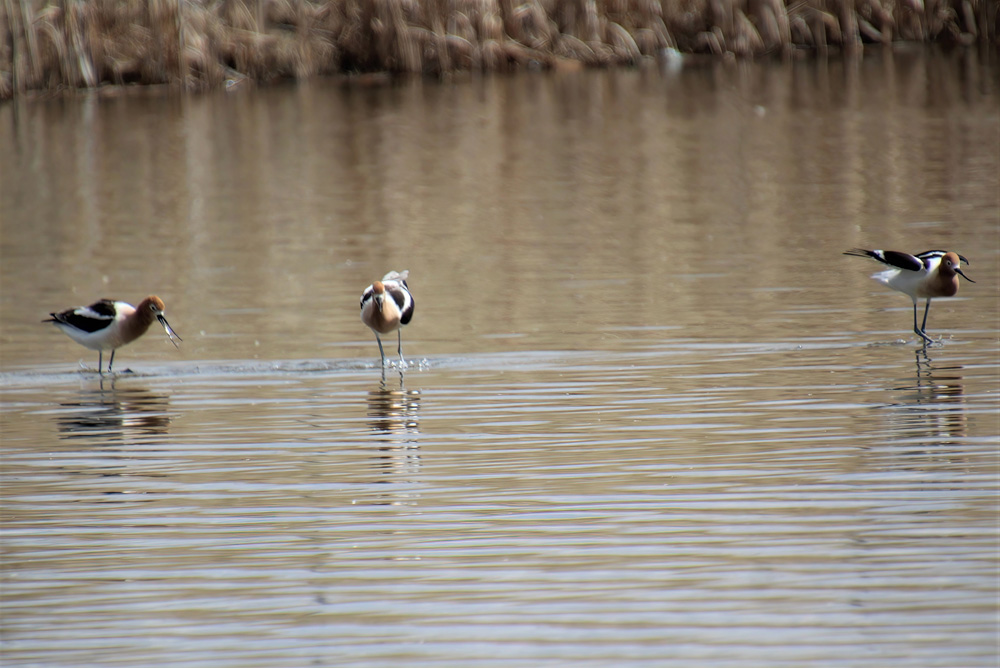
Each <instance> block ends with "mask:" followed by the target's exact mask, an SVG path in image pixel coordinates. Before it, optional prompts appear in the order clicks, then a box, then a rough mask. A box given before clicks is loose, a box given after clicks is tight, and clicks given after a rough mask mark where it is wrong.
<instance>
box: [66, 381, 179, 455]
mask: <svg viewBox="0 0 1000 668" xmlns="http://www.w3.org/2000/svg"><path fill="white" fill-rule="evenodd" d="M116 381H117V379H116V378H111V379H103V378H102V379H101V381H100V384H99V385H98V386H97V387H95V388H90V389H84V390H81V392H80V394H79V398H78V399H77V400H76V401H66V402H62V403H60V407H61V409H62V410H60V412H59V414H58V415H57V417H56V422H57V424H58V427H59V435H60V437H61V438H64V439H85V438H86V439H93V440H99V441H104V442H108V443H110V442H116V443H117V442H125V441H130V440H135V439H137V438H143V437H148V436H151V435H160V434H165V433H167V431H168V429H169V427H170V420H171V417H170V414H169V413H168V408H169V405H170V402H169V400H168V397H167V396H166V395H162V394H156V393H154V392H150V391H149V390H146V389H144V388H140V387H134V386H127V387H116V386H115V382H116Z"/></svg>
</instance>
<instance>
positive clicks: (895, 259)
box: [844, 248, 975, 343]
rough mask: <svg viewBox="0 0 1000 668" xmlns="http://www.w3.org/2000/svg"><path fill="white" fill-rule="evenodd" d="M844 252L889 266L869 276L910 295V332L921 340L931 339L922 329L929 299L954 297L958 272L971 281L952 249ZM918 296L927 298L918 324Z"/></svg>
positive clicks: (929, 303)
mask: <svg viewBox="0 0 1000 668" xmlns="http://www.w3.org/2000/svg"><path fill="white" fill-rule="evenodd" d="M844 255H854V256H857V257H868V258H871V259H873V260H878V261H879V262H881V263H882V264H884V265H888V266H889V267H892V268H891V269H886V270H885V271H881V272H879V273H877V274H872V278H874V279H875V280H876V281H878V282H879V283H882V284H883V285H886V286H888V287H890V288H892V289H893V290H896V291H898V292H902V293H903V294H906V295H909V296H910V299H912V300H913V332H914V333H915V334H917V335H918V336H920V338H922V339H923V340H924V342H925V343H933V341H932V340H931V337H929V336H927V331H926V328H927V312H928V311H930V310H931V300H932V299H934V298H935V297H954V296H955V295H956V294H958V277H959V276H961V277H962V278H964V279H965V280H967V281H969V282H970V283H975V281H974V280H972V279H971V278H969V277H968V276H966V275H965V273H964V272H963V271H962V263H963V262H964V263H965V264H969V261H968V260H967V259H965V257H963V256H961V255H959V254H958V253H954V252H949V251H943V250H929V251H924V252H923V253H917V254H916V255H910V254H909V253H901V252H899V251H890V250H887V251H884V250H865V249H863V248H852V249H851V250H849V251H847V252H845V253H844ZM918 299H926V300H927V305H926V306H925V307H924V321H923V324H922V325H920V326H919V327H918V326H917V300H918Z"/></svg>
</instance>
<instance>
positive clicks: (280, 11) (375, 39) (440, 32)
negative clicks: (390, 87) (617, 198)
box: [0, 0, 1000, 99]
mask: <svg viewBox="0 0 1000 668" xmlns="http://www.w3.org/2000/svg"><path fill="white" fill-rule="evenodd" d="M998 7H1000V0H524V1H523V2H517V3H515V2H514V1H513V0H328V1H325V2H319V1H315V0H0V99H6V98H10V97H12V96H13V95H16V94H18V93H22V92H24V91H29V90H39V89H58V88H79V87H94V86H99V85H103V84H118V85H121V84H129V83H141V84H174V85H180V86H183V87H185V88H199V87H207V86H218V85H233V84H234V83H238V82H241V81H246V80H249V81H267V80H271V79H276V78H291V77H294V78H304V77H309V76H313V75H317V74H330V73H338V72H370V71H388V72H422V73H435V74H441V73H447V72H452V71H461V70H483V71H497V70H499V71H502V70H507V69H511V68H518V67H538V68H552V67H563V66H580V65H585V66H609V65H618V64H630V63H635V62H636V61H638V60H640V59H641V58H643V57H648V56H656V55H657V54H659V53H660V52H661V51H662V50H663V49H667V48H670V49H679V50H681V51H686V52H704V53H713V54H726V53H732V54H735V55H737V56H747V57H749V56H754V55H759V54H765V53H771V52H781V51H788V50H791V49H796V48H814V49H826V48H828V47H831V46H837V47H843V48H851V47H855V46H857V45H859V44H862V43H866V42H867V43H887V42H891V41H894V40H909V41H930V40H937V41H946V42H949V43H953V44H971V43H973V42H976V41H981V42H984V43H988V44H994V43H995V42H996V36H997V29H998V23H1000V9H998Z"/></svg>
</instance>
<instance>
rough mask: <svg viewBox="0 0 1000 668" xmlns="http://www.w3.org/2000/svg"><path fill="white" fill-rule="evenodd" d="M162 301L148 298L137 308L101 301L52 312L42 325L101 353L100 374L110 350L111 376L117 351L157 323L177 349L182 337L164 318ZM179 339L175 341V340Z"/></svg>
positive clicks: (152, 297)
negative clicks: (55, 328)
mask: <svg viewBox="0 0 1000 668" xmlns="http://www.w3.org/2000/svg"><path fill="white" fill-rule="evenodd" d="M163 310H164V306H163V300H162V299H160V298H159V297H156V296H149V297H146V298H145V299H143V300H142V301H141V302H139V306H138V307H135V306H132V305H131V304H127V303H125V302H119V301H113V300H111V299H102V300H100V301H97V302H94V303H93V304H91V305H90V306H78V307H77V308H71V309H68V310H66V311H62V312H61V313H50V314H49V315H51V316H52V317H51V318H49V319H47V320H43V321H42V322H51V323H53V324H55V326H56V327H58V328H59V329H61V330H62V331H64V332H65V333H66V335H67V336H69V338H71V339H73V340H74V341H76V342H77V343H79V344H80V345H82V346H84V347H85V348H90V349H91V350H96V351H98V353H97V355H98V357H97V371H98V373H103V370H102V369H101V367H102V366H103V365H104V351H105V350H110V351H111V359H110V360H109V361H108V373H111V365H112V364H114V363H115V350H116V349H118V348H121V347H122V346H124V345H127V344H129V343H132V342H133V341H135V340H136V339H138V338H139V337H140V336H142V335H143V334H145V333H146V330H147V329H149V326H150V325H151V324H153V321H154V320H158V321H159V322H160V324H161V325H163V329H164V331H166V333H167V336H168V337H169V338H170V342H171V343H173V344H174V347H177V341H180V340H181V337H179V336H177V333H176V332H174V330H173V329H171V328H170V324H169V323H168V322H167V319H166V317H165V316H164V315H163ZM175 339H176V340H175Z"/></svg>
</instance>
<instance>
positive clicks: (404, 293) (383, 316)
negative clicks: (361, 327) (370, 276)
mask: <svg viewBox="0 0 1000 668" xmlns="http://www.w3.org/2000/svg"><path fill="white" fill-rule="evenodd" d="M409 273H410V271H409V270H406V271H404V272H395V271H390V272H389V273H388V274H386V275H385V276H383V277H382V280H381V281H375V282H374V283H372V284H371V285H369V286H368V287H367V288H365V291H364V292H363V293H362V294H361V322H363V323H365V324H366V325H368V327H369V328H371V330H372V331H373V332H375V340H376V341H378V352H379V354H380V355H381V356H382V366H385V352H384V351H383V350H382V338H381V337H380V336H379V335H380V334H388V333H389V332H391V331H393V330H396V339H397V342H398V344H399V347H398V348H397V350H398V352H399V363H400V365H401V366H402V365H405V364H406V362H404V361H403V337H402V334H401V333H400V328H401V327H402V326H403V325H405V324H407V323H409V322H410V319H411V318H412V317H413V295H411V294H410V289H409V287H407V285H406V277H407V276H408V275H409ZM386 296H388V297H390V298H389V299H386Z"/></svg>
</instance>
